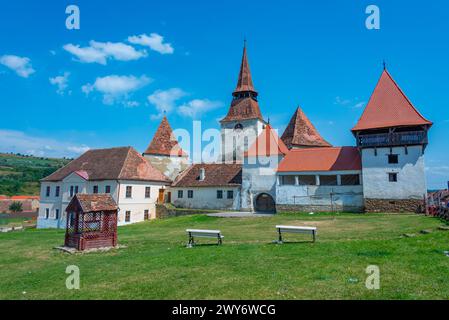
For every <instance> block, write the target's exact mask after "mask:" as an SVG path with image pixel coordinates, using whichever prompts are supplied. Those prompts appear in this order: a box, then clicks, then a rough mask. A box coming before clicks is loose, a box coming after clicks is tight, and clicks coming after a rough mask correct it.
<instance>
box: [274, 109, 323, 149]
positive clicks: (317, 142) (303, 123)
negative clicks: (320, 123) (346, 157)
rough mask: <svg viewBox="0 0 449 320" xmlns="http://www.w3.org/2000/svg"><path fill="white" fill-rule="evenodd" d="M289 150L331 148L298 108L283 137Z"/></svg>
mask: <svg viewBox="0 0 449 320" xmlns="http://www.w3.org/2000/svg"><path fill="white" fill-rule="evenodd" d="M281 139H282V141H284V143H285V145H286V146H288V148H292V147H331V146H332V145H331V144H330V143H329V142H327V141H326V140H324V139H323V137H322V136H321V135H320V133H319V132H318V130H317V129H316V128H315V126H314V125H313V124H312V122H310V120H309V118H307V116H306V114H305V113H304V112H303V111H302V110H301V108H300V107H298V108H297V109H296V111H295V113H294V114H293V116H292V118H291V119H290V122H289V124H288V126H287V128H286V129H285V131H284V133H283V134H282V137H281Z"/></svg>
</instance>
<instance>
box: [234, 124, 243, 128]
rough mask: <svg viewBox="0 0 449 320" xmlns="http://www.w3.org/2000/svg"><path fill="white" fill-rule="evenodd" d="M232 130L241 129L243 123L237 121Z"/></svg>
mask: <svg viewBox="0 0 449 320" xmlns="http://www.w3.org/2000/svg"><path fill="white" fill-rule="evenodd" d="M234 130H243V125H242V124H241V123H237V124H236V125H235V127H234Z"/></svg>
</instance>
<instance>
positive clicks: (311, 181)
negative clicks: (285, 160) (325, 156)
mask: <svg viewBox="0 0 449 320" xmlns="http://www.w3.org/2000/svg"><path fill="white" fill-rule="evenodd" d="M298 180H299V181H298V182H299V185H301V186H315V185H316V177H315V176H298Z"/></svg>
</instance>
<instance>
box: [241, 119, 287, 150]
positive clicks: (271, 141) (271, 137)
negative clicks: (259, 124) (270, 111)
mask: <svg viewBox="0 0 449 320" xmlns="http://www.w3.org/2000/svg"><path fill="white" fill-rule="evenodd" d="M287 153H288V149H287V147H286V146H285V144H284V142H282V140H281V139H279V136H278V135H277V133H276V131H274V130H273V128H272V127H271V126H270V125H269V124H268V125H266V126H265V129H263V131H262V133H261V134H260V135H259V136H258V137H257V139H256V141H255V142H254V143H253V144H252V145H251V146H250V147H249V149H248V151H246V152H245V157H257V156H273V155H285V154H287Z"/></svg>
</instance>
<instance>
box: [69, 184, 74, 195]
mask: <svg viewBox="0 0 449 320" xmlns="http://www.w3.org/2000/svg"><path fill="white" fill-rule="evenodd" d="M73 190H74V189H73V186H70V197H73Z"/></svg>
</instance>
